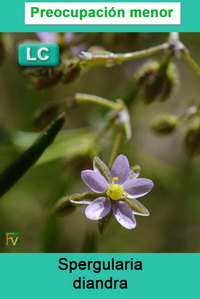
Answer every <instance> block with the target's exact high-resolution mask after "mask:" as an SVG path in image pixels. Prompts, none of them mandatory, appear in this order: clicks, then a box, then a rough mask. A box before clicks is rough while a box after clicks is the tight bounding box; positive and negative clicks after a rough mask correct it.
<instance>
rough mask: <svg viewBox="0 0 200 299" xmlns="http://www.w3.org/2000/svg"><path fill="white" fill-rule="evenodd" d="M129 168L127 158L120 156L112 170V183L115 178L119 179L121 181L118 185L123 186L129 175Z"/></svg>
mask: <svg viewBox="0 0 200 299" xmlns="http://www.w3.org/2000/svg"><path fill="white" fill-rule="evenodd" d="M129 168H130V166H129V163H128V159H127V158H126V156H124V155H119V156H118V157H117V158H116V159H115V161H114V163H113V166H112V168H111V172H110V179H111V181H112V180H113V178H115V177H117V178H118V179H119V180H118V181H117V184H123V183H124V182H125V181H126V179H127V177H128V175H129Z"/></svg>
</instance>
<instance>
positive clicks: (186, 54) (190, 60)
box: [181, 47, 200, 75]
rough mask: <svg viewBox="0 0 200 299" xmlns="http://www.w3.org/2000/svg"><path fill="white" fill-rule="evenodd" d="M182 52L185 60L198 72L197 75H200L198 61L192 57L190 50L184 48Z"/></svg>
mask: <svg viewBox="0 0 200 299" xmlns="http://www.w3.org/2000/svg"><path fill="white" fill-rule="evenodd" d="M181 52H182V55H183V58H184V59H185V60H186V61H187V62H188V63H189V64H190V65H191V67H192V68H193V69H194V70H195V71H196V72H197V74H199V75H200V67H199V66H198V64H197V63H196V61H195V60H194V59H193V58H192V57H191V56H190V52H189V50H188V49H187V48H186V47H184V48H183V49H182V51H181Z"/></svg>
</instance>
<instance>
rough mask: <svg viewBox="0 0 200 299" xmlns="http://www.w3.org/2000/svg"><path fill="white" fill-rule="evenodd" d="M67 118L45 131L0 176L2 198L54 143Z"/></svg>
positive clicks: (59, 120) (61, 118)
mask: <svg viewBox="0 0 200 299" xmlns="http://www.w3.org/2000/svg"><path fill="white" fill-rule="evenodd" d="M64 121H65V117H64V115H63V114H61V115H60V116H59V117H58V118H57V119H56V120H55V121H54V122H52V123H51V124H50V125H49V126H48V127H47V129H46V130H44V131H43V132H42V133H41V134H40V135H39V136H38V138H37V139H36V140H35V142H34V143H33V144H32V145H31V146H30V147H29V148H28V149H27V150H26V151H25V152H23V153H22V154H21V155H20V156H19V157H18V158H17V159H16V160H15V161H14V162H13V163H12V164H11V165H10V166H9V167H8V168H7V169H6V170H4V171H3V172H2V173H1V175H0V196H2V195H4V194H5V193H6V192H7V191H8V190H9V189H10V188H12V187H13V185H14V184H15V183H16V182H17V181H18V180H19V179H20V178H21V177H22V176H23V175H24V174H25V173H26V172H27V171H28V170H29V169H30V168H31V167H32V166H33V165H34V164H35V162H36V161H37V160H38V159H39V158H40V156H41V155H42V154H43V152H44V151H45V149H46V148H47V147H48V146H49V145H50V144H51V143H52V142H53V140H54V138H55V137H56V135H57V134H58V132H59V131H60V129H61V128H62V126H63V124H64Z"/></svg>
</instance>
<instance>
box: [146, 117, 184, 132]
mask: <svg viewBox="0 0 200 299" xmlns="http://www.w3.org/2000/svg"><path fill="white" fill-rule="evenodd" d="M178 124H179V121H178V117H177V116H176V115H169V114H168V115H160V116H158V117H157V118H155V119H154V120H153V122H152V125H151V128H152V130H153V131H154V132H155V133H157V134H170V133H172V132H173V131H174V130H175V129H176V128H177V126H178Z"/></svg>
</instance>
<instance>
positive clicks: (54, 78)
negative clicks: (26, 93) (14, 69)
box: [24, 67, 62, 89]
mask: <svg viewBox="0 0 200 299" xmlns="http://www.w3.org/2000/svg"><path fill="white" fill-rule="evenodd" d="M24 74H25V75H26V76H27V77H29V78H30V79H31V80H32V82H33V84H32V85H31V86H30V88H31V89H43V88H46V87H50V86H52V85H54V84H56V83H57V82H59V80H60V78H61V74H62V73H61V71H60V69H59V68H47V67H31V68H25V69H24Z"/></svg>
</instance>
